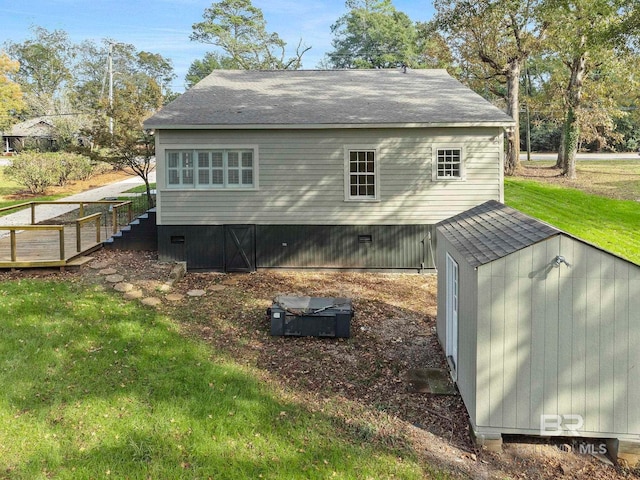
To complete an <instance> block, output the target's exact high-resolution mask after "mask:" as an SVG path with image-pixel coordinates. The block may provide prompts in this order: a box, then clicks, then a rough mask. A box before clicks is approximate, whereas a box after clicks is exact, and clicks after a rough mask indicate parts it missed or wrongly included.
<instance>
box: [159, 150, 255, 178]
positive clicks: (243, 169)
mask: <svg viewBox="0 0 640 480" xmlns="http://www.w3.org/2000/svg"><path fill="white" fill-rule="evenodd" d="M166 155H167V186H168V187H170V188H171V187H174V188H185V187H191V188H252V187H253V186H254V166H255V164H254V152H253V150H245V149H237V150H236V149H224V150H222V149H220V150H217V149H215V150H195V151H191V150H187V151H177V150H169V151H167V153H166ZM194 159H195V161H194Z"/></svg>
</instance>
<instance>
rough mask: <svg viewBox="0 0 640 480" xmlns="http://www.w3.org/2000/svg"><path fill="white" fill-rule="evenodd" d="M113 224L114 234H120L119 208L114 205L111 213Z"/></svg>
mask: <svg viewBox="0 0 640 480" xmlns="http://www.w3.org/2000/svg"><path fill="white" fill-rule="evenodd" d="M111 215H112V217H111V222H112V223H113V233H114V234H115V233H118V207H116V206H115V205H114V207H113V210H112V212H111Z"/></svg>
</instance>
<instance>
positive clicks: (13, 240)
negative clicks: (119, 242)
mask: <svg viewBox="0 0 640 480" xmlns="http://www.w3.org/2000/svg"><path fill="white" fill-rule="evenodd" d="M40 205H46V206H52V205H78V210H79V212H78V213H79V218H76V219H74V220H72V221H71V223H72V224H75V233H76V254H74V255H71V256H70V258H73V257H74V256H77V254H80V253H81V252H82V251H83V248H82V244H83V242H82V227H83V226H84V225H85V224H89V223H95V230H96V232H95V244H91V245H90V246H89V248H88V249H90V248H93V247H95V246H96V245H98V244H100V242H101V239H100V237H101V220H102V216H103V214H106V215H108V214H110V215H111V223H112V230H113V233H114V234H115V233H117V232H118V230H119V229H120V227H121V223H120V217H124V219H125V221H126V223H124V225H126V224H128V223H131V221H132V220H133V206H132V202H131V201H129V200H126V201H122V200H99V201H90V202H71V201H54V202H44V201H34V202H26V203H20V204H17V205H12V206H9V207H4V208H0V214H2V213H6V212H12V211H19V210H23V209H26V208H29V209H30V210H31V219H30V220H31V223H30V224H29V225H6V226H4V225H0V231H9V235H10V248H11V262H12V263H14V264H16V265H20V266H39V265H44V264H47V265H57V264H64V263H65V261H66V260H68V259H67V258H66V257H65V229H64V224H54V225H36V224H35V223H36V208H37V207H38V206H40ZM100 205H103V206H105V207H109V208H108V213H107V212H97V213H93V214H89V215H85V208H86V207H88V206H100ZM123 211H124V212H125V215H120V213H121V212H123ZM1 222H2V220H1V217H0V223H1ZM66 223H69V221H67V222H66ZM105 225H106V222H105ZM23 230H24V231H43V232H44V231H52V230H53V231H58V232H59V235H58V243H59V252H60V256H59V258H58V259H51V258H50V259H45V260H33V261H30V260H29V259H24V260H22V261H19V260H18V253H17V252H18V236H17V235H16V233H17V232H19V231H23ZM1 263H2V265H1V266H2V267H4V268H6V267H7V266H11V265H5V264H4V263H5V262H1Z"/></svg>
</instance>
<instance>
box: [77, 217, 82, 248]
mask: <svg viewBox="0 0 640 480" xmlns="http://www.w3.org/2000/svg"><path fill="white" fill-rule="evenodd" d="M81 231H82V228H81V227H80V222H76V252H80V251H81V250H82V238H81Z"/></svg>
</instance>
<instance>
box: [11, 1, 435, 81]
mask: <svg viewBox="0 0 640 480" xmlns="http://www.w3.org/2000/svg"><path fill="white" fill-rule="evenodd" d="M211 3H212V2H211V1H204V0H154V1H136V0H129V1H125V0H111V1H109V0H92V1H87V0H26V1H25V0H23V1H20V0H0V5H2V9H0V10H1V11H2V12H3V14H2V16H3V20H2V27H0V46H1V44H3V43H4V42H5V41H7V40H10V41H13V42H21V41H24V40H25V39H27V38H29V37H30V36H31V32H30V30H29V29H30V27H31V26H40V27H44V28H46V29H48V30H55V29H60V30H65V31H66V32H67V33H69V36H70V37H71V40H72V41H74V42H81V41H83V40H96V41H99V40H101V39H103V38H110V39H113V40H116V41H119V42H125V43H131V44H133V45H135V46H136V48H137V49H138V50H146V51H150V52H153V53H160V54H161V55H163V56H165V57H167V58H170V59H171V60H172V61H173V66H174V69H175V73H176V74H177V75H178V77H177V78H176V80H175V81H174V85H173V86H172V87H173V90H176V91H182V90H183V88H184V76H185V74H186V72H187V69H188V68H189V65H191V62H193V60H195V59H197V58H202V57H203V56H204V54H205V52H207V51H209V50H212V49H213V47H212V46H211V45H204V44H200V43H196V42H192V41H190V40H189V35H190V34H191V31H192V30H191V26H192V25H193V24H194V23H196V22H199V21H201V20H202V14H203V12H204V10H205V8H207V7H209V6H210V5H211ZM252 3H253V4H254V5H255V6H256V7H259V8H260V9H262V11H263V13H264V16H265V20H266V21H267V29H268V30H269V31H271V32H277V33H278V34H279V35H280V36H281V37H282V38H283V39H284V40H285V41H286V42H287V44H288V45H289V46H290V47H292V48H294V47H295V45H297V43H298V41H299V40H300V39H302V40H303V41H304V43H305V44H306V45H310V46H311V47H312V49H311V50H310V51H309V52H307V53H306V54H305V56H304V57H303V60H304V62H303V68H307V69H309V68H315V67H316V66H317V65H318V62H319V61H320V60H321V59H322V58H323V56H324V54H325V52H327V51H328V50H330V48H331V38H332V37H331V31H330V26H331V25H332V24H333V23H334V22H335V21H336V19H337V18H338V17H340V16H341V15H342V14H343V13H345V12H346V9H345V4H344V1H343V0H323V1H314V0H253V2H252ZM393 4H394V6H395V7H396V8H397V9H398V10H400V11H403V12H405V13H406V14H407V15H409V17H410V18H412V19H413V20H416V21H417V20H421V21H424V20H428V19H430V18H431V16H432V15H433V6H432V4H431V0H394V1H393ZM0 48H1V47H0Z"/></svg>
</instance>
